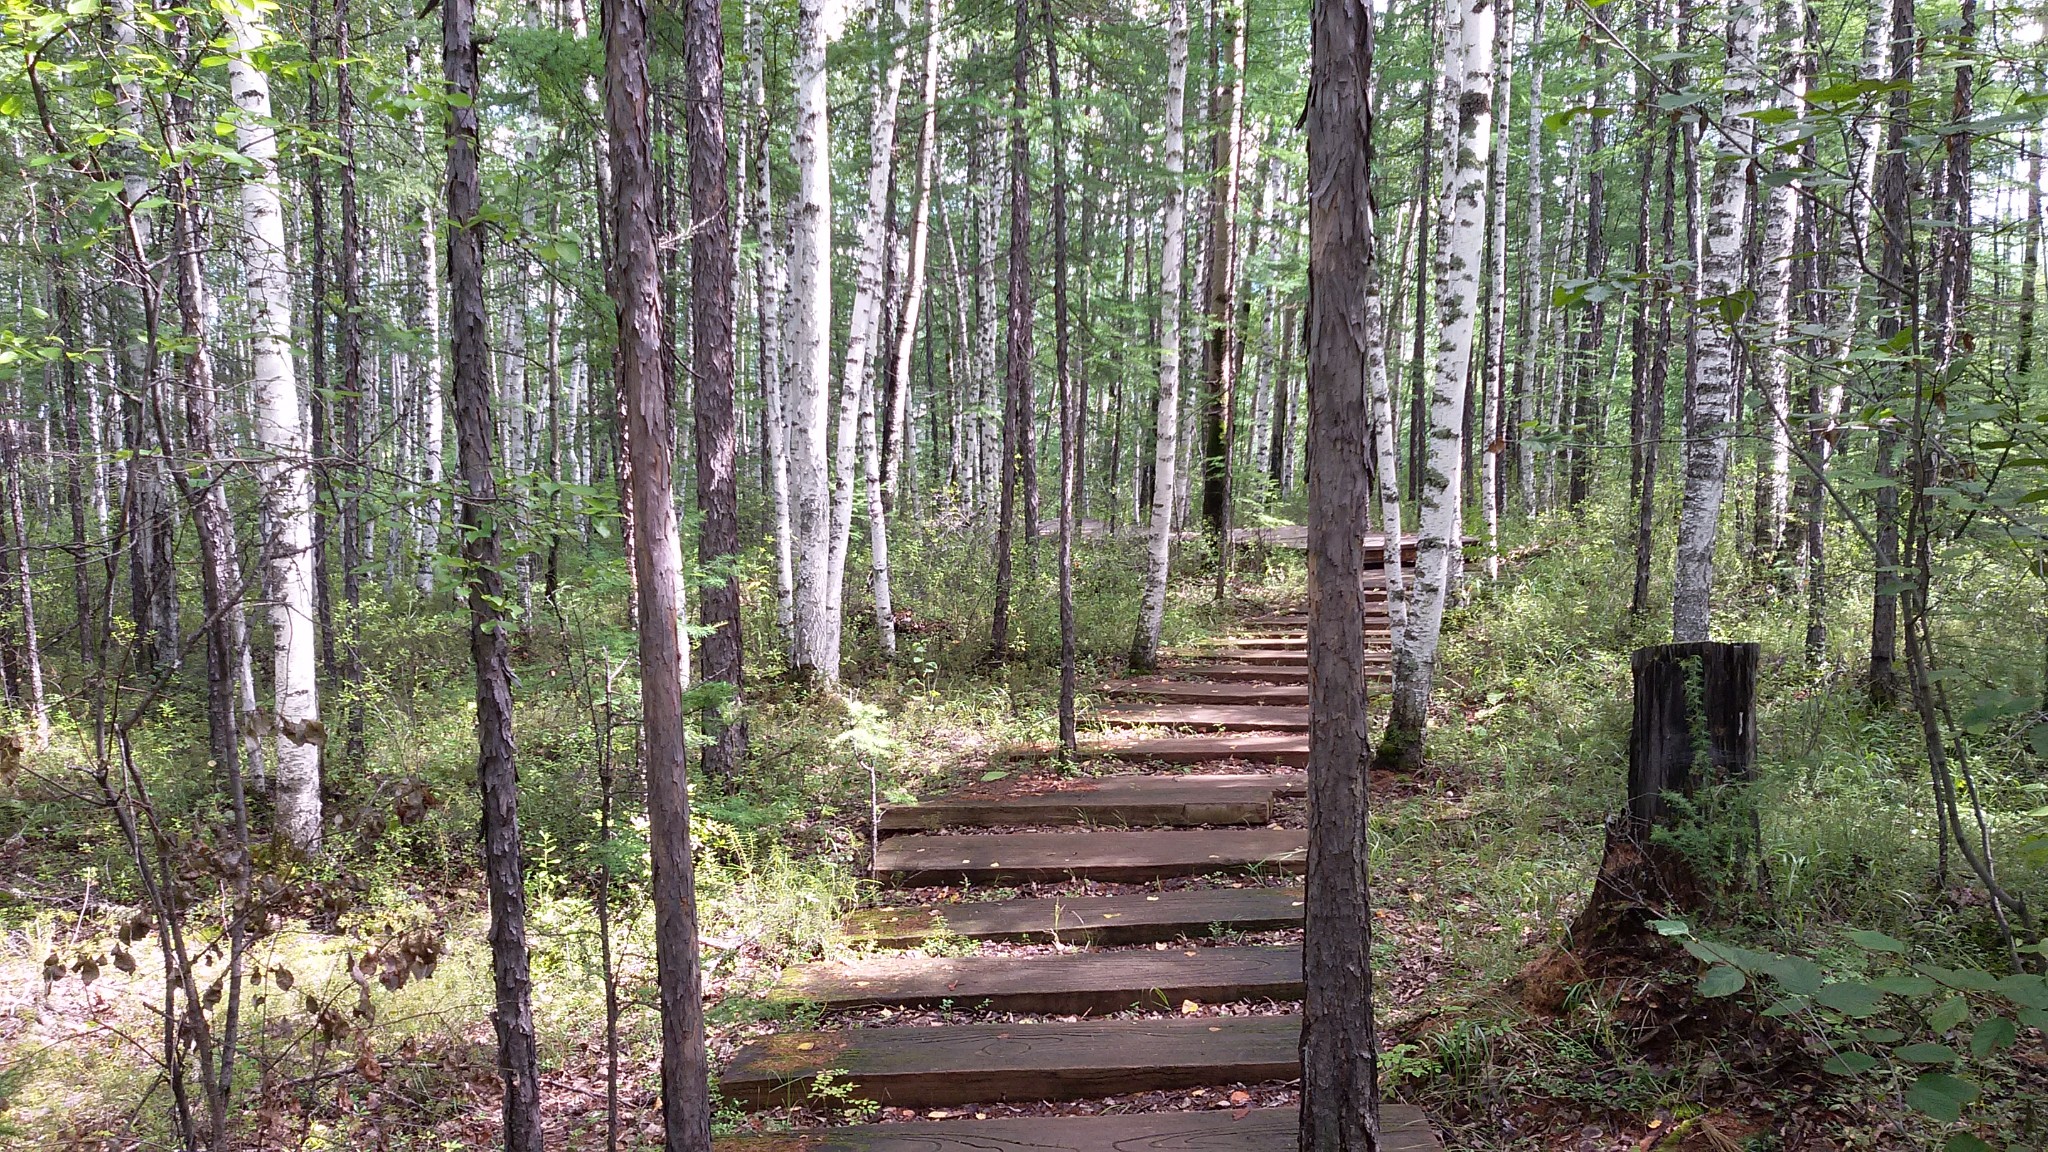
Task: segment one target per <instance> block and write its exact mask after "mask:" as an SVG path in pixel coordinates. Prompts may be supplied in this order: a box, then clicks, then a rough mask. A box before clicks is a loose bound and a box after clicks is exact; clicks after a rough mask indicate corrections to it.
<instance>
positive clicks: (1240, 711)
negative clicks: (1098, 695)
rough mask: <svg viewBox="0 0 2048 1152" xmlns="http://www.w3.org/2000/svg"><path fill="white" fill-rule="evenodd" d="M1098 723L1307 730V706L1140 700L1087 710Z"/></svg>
mask: <svg viewBox="0 0 2048 1152" xmlns="http://www.w3.org/2000/svg"><path fill="white" fill-rule="evenodd" d="M1088 718H1089V719H1091V720H1094V721H1096V722H1098V723H1101V724H1105V725H1110V726H1115V727H1128V726H1131V725H1138V724H1158V725H1165V726H1168V727H1174V728H1218V729H1223V730H1226V731H1235V732H1306V731H1308V708H1307V706H1305V705H1304V706H1301V707H1263V708H1262V707H1257V706H1252V705H1234V706H1226V705H1208V704H1140V705H1130V706H1124V707H1117V708H1099V709H1096V710H1095V711H1093V712H1091V713H1089V714H1088Z"/></svg>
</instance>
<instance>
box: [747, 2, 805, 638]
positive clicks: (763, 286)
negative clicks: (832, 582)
mask: <svg viewBox="0 0 2048 1152" xmlns="http://www.w3.org/2000/svg"><path fill="white" fill-rule="evenodd" d="M744 34H745V37H746V52H747V106H748V107H747V111H748V119H749V120H750V121H751V122H752V124H753V131H754V139H753V144H754V156H755V165H754V172H753V178H754V185H753V187H752V188H751V189H750V190H749V191H750V192H751V194H752V197H753V208H752V210H751V212H750V213H749V214H750V215H751V216H752V217H753V225H754V250H755V252H756V253H757V256H756V261H755V264H754V318H755V322H756V325H757V334H758V337H759V348H758V349H757V350H756V355H755V359H756V360H757V361H758V362H759V366H760V372H761V451H763V452H764V453H766V454H767V456H768V493H769V500H770V504H771V506H772V508H773V510H774V517H775V523H774V533H775V624H776V627H777V629H778V630H779V631H780V632H781V634H782V642H783V645H784V647H785V648H787V647H788V646H789V645H790V644H791V642H792V640H793V639H794V636H793V632H792V625H793V621H794V620H795V612H794V607H793V602H794V599H793V598H794V595H795V585H796V577H795V572H794V569H793V567H792V564H793V561H792V558H791V551H790V519H789V442H788V440H789V434H788V430H789V422H788V418H787V415H786V413H785V411H784V408H783V403H784V401H783V389H782V355H783V348H782V293H783V270H782V259H781V249H780V247H779V246H778V245H777V244H776V242H775V181H774V171H775V170H774V166H773V165H772V164H771V163H770V158H771V156H772V154H773V151H774V149H773V145H772V144H771V143H770V137H771V133H770V132H769V130H768V79H767V45H766V43H765V41H764V39H763V37H762V30H761V0H750V2H749V3H748V4H747V10H746V28H745V33H744Z"/></svg>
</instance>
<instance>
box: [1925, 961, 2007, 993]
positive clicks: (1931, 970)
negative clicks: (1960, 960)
mask: <svg viewBox="0 0 2048 1152" xmlns="http://www.w3.org/2000/svg"><path fill="white" fill-rule="evenodd" d="M1913 970H1914V971H1916V972H1918V973H1920V974H1921V975H1922V976H1927V977H1930V978H1932V979H1935V980H1939V981H1940V982H1942V983H1943V984H1946V985H1948V986H1949V987H1951V988H1954V989H1956V990H1957V991H1960V992H1996V991H1998V979H1997V977H1994V976H1993V975H1991V973H1989V972H1982V971H1979V970H1977V969H1975V968H1943V967H1942V966H1941V965H1939V964H1915V965H1913Z"/></svg>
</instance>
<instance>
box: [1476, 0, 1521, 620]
mask: <svg viewBox="0 0 2048 1152" xmlns="http://www.w3.org/2000/svg"><path fill="white" fill-rule="evenodd" d="M1496 19H1497V20H1498V24H1497V26H1496V27H1495V29H1494V67H1495V69H1496V72H1497V75H1496V76H1495V79H1494V89H1493V90H1494V92H1495V93H1496V95H1497V98H1496V99H1495V100H1494V113H1493V126H1494V135H1493V174H1492V176H1491V178H1490V180H1489V182H1488V183H1489V186H1490V188H1491V195H1492V197H1493V205H1492V211H1493V222H1492V225H1491V228H1490V231H1491V233H1492V239H1491V242H1490V248H1489V256H1488V261H1487V269H1486V280H1487V283H1486V357H1485V359H1484V360H1483V361H1482V362H1481V365H1480V370H1481V371H1482V372H1483V373H1484V379H1485V385H1484V388H1483V393H1484V395H1483V398H1482V400H1481V409H1480V419H1479V443H1480V455H1479V507H1480V509H1481V516H1482V518H1483V519H1484V520H1485V521H1486V578H1487V579H1488V580H1498V579H1500V454H1501V452H1502V451H1504V450H1505V449H1506V448H1507V428H1506V427H1505V426H1504V425H1503V424H1502V423H1501V414H1502V404H1503V402H1504V401H1505V399H1506V392H1507V372H1508V365H1507V358H1508V109H1509V106H1510V105H1511V104H1512V103H1513V101H1514V85H1513V83H1512V81H1513V78H1514V56H1515V53H1514V44H1515V4H1514V0H1500V13H1499V15H1498V17H1496Z"/></svg>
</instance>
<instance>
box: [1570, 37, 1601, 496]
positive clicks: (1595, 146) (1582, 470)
mask: <svg viewBox="0 0 2048 1152" xmlns="http://www.w3.org/2000/svg"><path fill="white" fill-rule="evenodd" d="M1592 67H1593V73H1594V75H1595V76H1596V77H1597V78H1596V79H1595V80H1594V82H1593V91H1592V95H1591V97H1590V98H1591V100H1592V102H1593V106H1594V107H1596V108H1597V107H1600V106H1602V103H1603V101H1604V100H1605V99H1606V90H1607V84H1606V79H1605V77H1606V68H1607V41H1606V40H1604V39H1601V38H1597V37H1596V38H1595V39H1594V40H1593V62H1592ZM1587 120H1588V121H1589V123H1588V125H1587V129H1586V133H1587V141H1586V192H1585V196H1586V199H1585V204H1586V225H1585V237H1584V239H1585V242H1586V263H1585V269H1584V273H1583V274H1584V276H1585V279H1586V280H1587V281H1588V282H1590V283H1592V284H1595V285H1598V284H1600V283H1601V282H1602V281H1604V280H1605V279H1606V278H1607V159H1606V155H1605V153H1606V150H1607V118H1606V117H1605V116H1589V117H1587ZM1581 312H1582V315H1581V317H1580V324H1579V328H1578V346H1577V348H1576V350H1575V352H1574V354H1573V356H1572V365H1571V381H1572V383H1571V387H1570V390H1569V391H1568V392H1567V393H1566V394H1565V402H1566V403H1568V404H1570V405H1571V406H1572V412H1571V414H1570V417H1569V419H1566V418H1565V417H1564V414H1563V413H1562V412H1561V413H1560V414H1559V416H1560V421H1559V422H1560V423H1562V424H1564V425H1565V427H1566V428H1567V430H1568V431H1569V433H1570V436H1571V438H1570V440H1568V441H1567V442H1566V443H1567V451H1569V452H1570V453H1571V467H1570V469H1569V473H1570V483H1569V486H1568V487H1567V489H1566V492H1565V503H1566V504H1568V505H1570V506H1571V508H1572V509H1573V510H1574V511H1576V510H1578V509H1579V508H1581V507H1583V506H1584V504H1585V502H1586V497H1588V496H1589V495H1591V494H1592V484H1593V446H1594V444H1595V443H1596V442H1597V441H1598V440H1599V439H1600V437H1599V435H1598V431H1597V429H1595V428H1594V427H1593V404H1594V391H1595V389H1596V388H1597V387H1598V384H1599V374H1600V345H1601V342H1602V341H1603V340H1604V339H1605V338H1606V335H1607V305H1606V302H1605V301H1604V300H1603V299H1601V298H1600V295H1599V294H1598V293H1590V292H1589V293H1588V294H1587V296H1586V301H1585V303H1584V305H1583V306H1582V308H1581Z"/></svg>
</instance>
